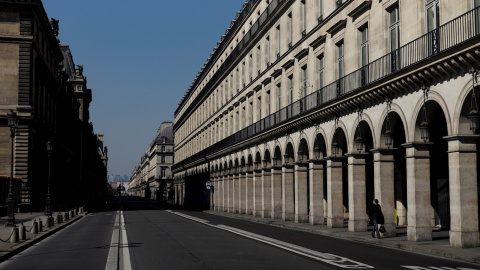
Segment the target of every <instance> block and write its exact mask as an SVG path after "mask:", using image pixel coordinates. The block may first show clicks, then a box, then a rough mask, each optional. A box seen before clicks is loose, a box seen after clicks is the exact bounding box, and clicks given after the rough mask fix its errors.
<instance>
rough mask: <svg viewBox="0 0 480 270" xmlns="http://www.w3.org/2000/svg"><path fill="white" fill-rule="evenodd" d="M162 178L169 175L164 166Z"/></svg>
mask: <svg viewBox="0 0 480 270" xmlns="http://www.w3.org/2000/svg"><path fill="white" fill-rule="evenodd" d="M161 176H162V178H165V177H166V176H167V174H166V170H165V168H162V175H161Z"/></svg>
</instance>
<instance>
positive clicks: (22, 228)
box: [18, 223, 27, 240]
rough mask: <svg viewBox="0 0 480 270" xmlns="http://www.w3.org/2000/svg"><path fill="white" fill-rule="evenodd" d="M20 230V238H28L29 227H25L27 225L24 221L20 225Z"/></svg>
mask: <svg viewBox="0 0 480 270" xmlns="http://www.w3.org/2000/svg"><path fill="white" fill-rule="evenodd" d="M18 230H19V232H18V233H19V238H20V240H26V239H27V229H26V228H25V226H23V223H22V225H20V227H18Z"/></svg>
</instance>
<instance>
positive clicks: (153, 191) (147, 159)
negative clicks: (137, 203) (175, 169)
mask: <svg viewBox="0 0 480 270" xmlns="http://www.w3.org/2000/svg"><path fill="white" fill-rule="evenodd" d="M173 145H174V139H173V123H172V122H170V121H164V122H162V124H161V125H160V127H159V128H158V130H157V136H156V137H155V139H154V140H153V141H152V142H151V143H150V145H149V147H148V149H147V151H146V152H145V154H144V155H142V157H141V159H140V162H139V163H138V164H137V165H136V166H135V168H134V170H133V173H132V175H131V176H130V182H129V184H128V193H129V194H130V195H135V196H140V197H145V198H148V199H152V200H165V201H170V200H173V196H174V194H173V193H172V192H170V187H171V186H172V179H173V175H172V170H171V167H172V165H173Z"/></svg>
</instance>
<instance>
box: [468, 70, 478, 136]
mask: <svg viewBox="0 0 480 270" xmlns="http://www.w3.org/2000/svg"><path fill="white" fill-rule="evenodd" d="M471 72H472V82H473V88H472V100H471V102H470V112H469V113H468V114H467V117H468V119H469V120H470V130H471V131H472V132H473V134H475V133H476V132H477V129H478V125H479V121H480V114H479V112H478V104H477V97H476V95H475V82H476V81H477V71H476V70H475V69H472V70H471Z"/></svg>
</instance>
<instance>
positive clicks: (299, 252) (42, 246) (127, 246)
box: [0, 198, 480, 270]
mask: <svg viewBox="0 0 480 270" xmlns="http://www.w3.org/2000/svg"><path fill="white" fill-rule="evenodd" d="M119 216H120V217H121V218H118V217H119ZM119 216H117V220H120V222H119V223H115V220H116V219H115V218H116V212H102V213H94V214H90V215H87V216H86V217H84V218H82V219H81V220H79V221H77V222H76V223H74V224H72V225H71V226H68V227H66V228H65V229H63V230H62V231H60V232H58V233H56V234H54V235H52V236H50V237H49V238H48V239H46V240H44V241H42V242H40V243H38V244H36V245H34V246H33V247H31V248H29V249H27V250H25V251H23V252H22V253H20V254H18V255H16V256H14V257H12V258H11V259H9V260H8V261H6V262H4V263H2V264H0V269H36V270H37V269H106V265H107V258H108V257H109V255H111V254H112V251H113V253H117V254H119V257H118V262H119V263H120V269H122V266H126V267H125V269H128V268H129V266H131V268H132V269H228V270H233V269H416V270H453V269H456V270H469V269H480V267H479V266H478V265H473V264H468V263H463V262H458V261H451V260H446V259H441V258H436V257H430V256H423V255H418V254H414V253H409V252H405V251H399V250H393V249H386V248H381V247H376V246H373V245H366V244H361V243H356V242H351V241H345V240H340V239H335V238H329V237H325V236H321V235H316V234H311V233H306V232H300V231H293V230H288V229H283V228H279V227H275V226H270V225H265V224H257V223H252V222H248V221H243V220H236V219H230V218H226V217H222V216H216V215H210V214H206V213H202V212H189V211H170V210H165V209H163V208H162V207H161V205H160V204H158V203H155V202H151V201H150V202H148V201H141V200H139V199H137V198H125V199H124V203H123V214H121V215H119ZM123 222H124V223H125V225H124V226H123ZM120 224H121V225H120ZM119 228H120V231H121V232H124V230H123V229H126V238H127V240H125V239H124V238H123V236H121V237H120V238H121V243H122V244H120V245H119V247H117V246H116V245H112V247H111V246H110V244H111V242H112V241H113V238H112V235H115V234H112V232H114V231H115V230H117V231H118V230H119ZM127 241H128V243H127ZM112 243H113V242H112ZM117 250H118V251H117ZM109 252H110V253H109ZM110 258H111V257H110ZM116 261H117V260H116V259H115V260H114V262H116ZM114 269H116V267H115V268H114Z"/></svg>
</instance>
